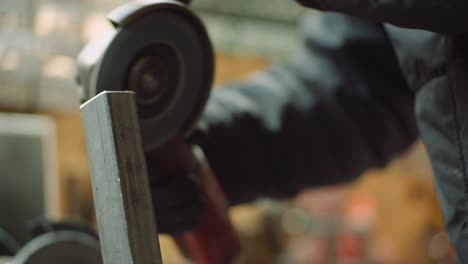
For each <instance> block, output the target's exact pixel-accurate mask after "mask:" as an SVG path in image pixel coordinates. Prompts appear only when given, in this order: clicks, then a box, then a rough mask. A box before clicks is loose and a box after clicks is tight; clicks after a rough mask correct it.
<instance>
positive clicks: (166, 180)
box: [146, 139, 203, 234]
mask: <svg viewBox="0 0 468 264" xmlns="http://www.w3.org/2000/svg"><path fill="white" fill-rule="evenodd" d="M190 155H191V146H190V145H189V143H187V142H186V141H185V140H184V139H174V140H172V141H170V142H169V143H167V144H165V145H164V146H162V147H160V148H158V149H157V150H156V151H154V152H151V153H147V154H146V161H147V167H148V176H149V182H150V188H151V194H152V198H153V206H154V210H155V215H156V222H157V227H158V232H162V233H169V234H177V233H181V232H184V231H188V230H191V229H193V228H195V227H196V226H197V224H198V222H199V219H200V216H201V215H202V213H203V202H202V196H201V194H200V193H199V191H198V189H197V185H196V183H195V180H194V177H193V175H192V173H193V171H194V169H195V168H194V167H193V166H194V164H193V162H192V161H191V158H190V157H191V156H190Z"/></svg>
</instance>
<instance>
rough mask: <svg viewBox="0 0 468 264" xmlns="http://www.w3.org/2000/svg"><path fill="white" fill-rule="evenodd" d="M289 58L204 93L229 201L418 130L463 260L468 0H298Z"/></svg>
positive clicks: (344, 173) (347, 167)
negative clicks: (306, 12) (297, 46)
mask: <svg viewBox="0 0 468 264" xmlns="http://www.w3.org/2000/svg"><path fill="white" fill-rule="evenodd" d="M300 2H301V4H303V5H305V6H307V7H310V8H315V9H319V10H322V11H324V12H317V13H315V14H313V15H311V16H307V17H305V18H304V21H303V23H301V32H302V33H303V38H302V41H303V43H304V44H303V49H302V51H301V52H300V53H298V54H296V55H294V56H292V57H291V58H290V60H288V61H286V62H283V63H280V64H276V65H272V66H271V67H269V68H268V69H266V70H265V71H263V72H259V73H257V74H255V75H253V76H252V77H251V78H249V79H247V80H245V81H241V82H238V83H232V84H228V85H226V87H224V88H222V89H217V90H215V91H214V92H213V94H212V96H211V98H210V100H209V103H208V105H207V108H206V111H205V113H204V116H203V119H202V122H203V123H204V126H205V127H206V129H207V132H206V133H207V137H206V138H204V140H203V141H202V143H201V146H202V148H203V149H204V151H205V153H206V155H207V158H208V160H209V161H210V163H211V165H212V166H213V169H214V171H215V172H216V174H217V176H218V178H219V180H220V183H221V185H222V187H223V188H224V190H225V192H226V194H227V196H228V198H229V199H230V201H231V202H232V203H233V204H236V203H242V202H246V201H250V200H252V199H255V198H256V197H259V196H273V197H287V196H291V195H293V194H295V193H297V192H298V191H300V190H301V189H303V188H305V187H314V186H322V185H329V184H336V183H344V182H347V181H350V180H353V179H355V178H356V177H358V176H359V175H360V174H361V173H362V172H363V171H364V170H366V169H369V168H373V167H382V166H385V165H386V163H387V162H388V161H389V160H391V159H392V158H393V157H395V155H397V154H400V153H401V152H403V151H405V150H406V149H407V148H408V147H409V146H410V145H411V144H412V143H413V142H414V141H415V140H416V139H417V138H418V136H421V137H422V139H423V141H424V143H425V145H426V148H427V151H428V153H429V156H430V158H431V162H432V166H433V172H434V182H435V186H436V192H437V196H438V201H439V205H440V207H441V209H442V213H443V216H444V221H445V226H446V230H447V232H448V234H449V236H450V239H451V241H452V243H453V245H454V246H455V248H456V252H457V258H458V262H459V263H468V230H467V224H468V218H467V217H468V173H467V167H468V34H467V33H468V15H466V14H465V13H466V10H468V1H466V0H404V1H400V0H359V1H356V0H301V1H300Z"/></svg>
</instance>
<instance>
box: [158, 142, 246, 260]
mask: <svg viewBox="0 0 468 264" xmlns="http://www.w3.org/2000/svg"><path fill="white" fill-rule="evenodd" d="M156 152H157V156H158V159H159V160H160V161H161V164H162V165H163V166H164V167H165V168H163V169H164V171H170V172H174V173H175V175H183V174H180V172H181V171H185V172H188V173H187V174H185V175H191V177H193V179H194V181H195V182H196V183H197V186H198V188H199V191H200V193H201V194H202V197H203V200H204V213H203V215H202V216H201V219H200V221H199V224H198V226H197V227H196V228H195V229H194V230H191V231H188V232H184V233H182V234H178V235H174V236H173V237H174V239H175V241H176V243H177V245H178V246H179V248H180V249H181V250H182V252H183V253H184V255H186V256H187V257H189V258H191V259H192V260H193V261H194V262H195V263H197V264H230V263H233V262H234V260H235V259H236V257H237V255H238V253H239V250H240V242H239V238H238V236H237V233H236V231H235V229H234V227H233V226H232V223H231V222H230V219H229V216H228V201H227V199H226V197H225V195H224V193H223V191H222V190H221V187H220V185H219V183H218V181H217V179H216V177H215V175H214V173H213V171H212V170H211V168H210V166H209V164H208V162H207V161H206V159H205V158H204V155H203V152H202V150H201V149H200V148H199V147H197V146H191V145H189V144H188V143H187V142H186V141H185V140H183V139H174V140H172V141H171V142H169V143H168V144H166V145H165V146H163V147H161V148H159V149H158V150H157V151H156Z"/></svg>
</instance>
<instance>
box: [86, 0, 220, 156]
mask: <svg viewBox="0 0 468 264" xmlns="http://www.w3.org/2000/svg"><path fill="white" fill-rule="evenodd" d="M109 19H110V20H111V22H112V24H113V25H114V28H113V29H112V30H110V31H109V32H107V33H106V34H103V35H102V36H100V37H99V38H98V39H96V40H93V41H92V42H91V43H90V44H88V46H87V47H86V48H85V49H84V50H83V51H82V53H81V54H80V56H79V57H78V65H79V79H80V82H81V85H82V86H83V87H82V88H83V90H82V95H83V99H84V100H87V99H90V98H91V97H93V96H95V95H96V94H99V93H100V92H102V91H104V90H110V91H121V90H132V91H134V92H135V94H136V100H137V106H138V114H139V118H140V126H141V133H142V138H143V146H144V147H145V149H146V150H149V149H153V148H155V147H158V146H160V145H161V144H163V143H165V142H166V141H167V140H169V139H170V138H172V137H174V136H175V135H186V134H188V133H189V132H190V131H191V129H192V128H193V126H194V124H195V122H196V121H197V120H198V117H199V116H200V114H201V113H202V111H203V108H204V106H205V103H206V100H207V98H208V95H209V92H210V89H211V84H212V79H213V50H212V46H211V43H210V41H209V38H208V34H207V32H206V30H205V28H204V26H203V24H202V23H201V21H200V20H199V19H198V18H197V17H196V16H195V15H194V14H193V13H192V12H190V11H189V10H188V9H187V8H186V7H185V6H184V5H183V4H180V3H178V2H175V1H167V0H166V1H157V0H154V1H134V2H130V3H128V4H126V5H124V6H121V7H119V8H118V9H116V10H114V11H113V12H111V13H110V15H109Z"/></svg>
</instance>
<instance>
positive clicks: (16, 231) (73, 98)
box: [0, 0, 454, 264]
mask: <svg viewBox="0 0 468 264" xmlns="http://www.w3.org/2000/svg"><path fill="white" fill-rule="evenodd" d="M123 2H124V1H123V0H55V1H53V0H3V1H0V228H2V229H3V230H6V231H7V232H9V233H11V234H13V236H14V237H15V239H16V240H18V241H19V243H20V244H24V243H25V242H26V241H27V240H28V239H29V234H28V231H27V226H28V225H27V223H28V222H29V221H30V220H31V219H34V218H37V217H38V216H43V217H50V218H52V219H62V220H65V219H79V220H81V221H84V222H86V223H89V224H90V225H91V226H94V225H95V223H94V221H95V219H94V212H93V204H92V194H91V189H90V180H89V172H88V164H87V159H86V151H85V144H84V138H83V132H82V126H81V121H80V116H79V112H78V111H79V100H78V96H77V89H76V84H75V74H76V65H75V57H76V56H77V54H78V52H79V51H80V49H81V48H82V47H83V46H84V44H85V43H87V42H88V41H89V40H90V39H92V38H93V37H95V36H97V35H99V34H100V33H101V32H103V31H105V30H106V29H107V28H108V27H110V25H109V23H108V22H107V20H106V18H105V14H106V13H107V12H108V11H110V10H111V9H112V8H114V7H116V6H117V5H119V4H121V3H123ZM192 7H193V9H195V10H196V12H197V13H198V14H199V15H200V16H201V17H202V19H203V20H204V21H205V22H206V25H207V27H208V30H209V33H210V35H211V38H212V41H213V42H214V44H215V47H216V50H217V57H216V83H217V84H222V83H223V82H227V81H232V80H237V79H240V78H244V77H246V76H247V75H249V74H251V73H252V72H254V71H256V70H259V69H261V68H263V67H264V66H266V65H268V64H269V63H271V62H272V61H277V60H281V59H283V58H285V57H286V56H288V55H289V54H290V53H292V52H293V51H294V50H296V49H297V48H298V45H299V44H300V43H299V41H298V35H297V25H298V22H299V21H300V19H301V17H303V16H304V14H305V13H306V12H311V15H313V12H314V11H310V10H304V9H302V8H301V7H300V6H298V5H297V4H296V3H295V2H294V1H284V0H251V1H248V2H245V1H232V0H194V1H193V5H192ZM390 187H391V188H390ZM232 218H233V219H234V222H235V225H236V227H237V229H238V230H239V233H240V235H241V238H242V244H243V245H242V246H243V254H242V257H241V259H240V260H239V263H243V264H259V263H278V264H280V263H293V264H294V263H300V264H302V263H304V264H305V263H311V264H322V263H323V264H325V263H327V264H328V263H340V264H355V263H356V264H357V263H360V264H362V263H379V264H380V263H389V264H398V263H418V264H425V263H438V264H439V263H443V264H448V263H454V261H453V253H452V250H451V248H450V245H449V243H448V241H447V237H446V235H445V233H444V232H443V228H442V220H441V216H440V213H439V209H438V207H437V202H436V199H435V194H434V191H433V187H432V182H431V170H430V165H429V162H428V160H427V157H426V155H425V152H424V147H423V145H422V144H421V143H418V144H416V145H415V146H414V147H413V148H412V149H411V151H410V152H409V153H408V154H406V155H404V156H403V157H400V158H399V159H398V160H395V161H394V162H393V163H392V164H391V165H390V166H389V167H388V168H387V169H385V170H382V171H380V170H379V171H369V172H367V173H366V174H365V175H363V176H362V177H361V178H360V179H359V180H357V181H356V182H354V183H352V184H350V185H348V186H339V187H334V188H326V189H317V190H305V191H304V192H303V193H301V194H300V195H299V196H298V197H296V198H294V199H291V200H289V201H272V200H269V199H262V200H259V201H257V202H255V203H253V204H249V205H244V206H239V207H236V208H233V209H232ZM161 243H162V253H163V256H164V259H165V261H166V262H165V263H171V264H172V263H175V264H179V263H180V264H182V263H187V262H186V261H185V260H183V258H182V257H181V256H180V255H179V254H178V252H177V249H176V248H175V247H174V244H173V243H172V241H171V240H170V238H168V237H164V236H163V237H161Z"/></svg>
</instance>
